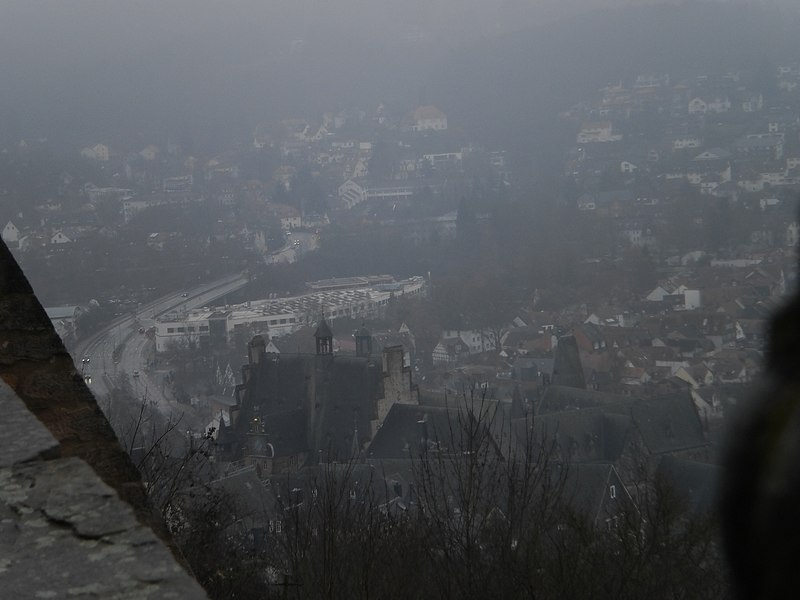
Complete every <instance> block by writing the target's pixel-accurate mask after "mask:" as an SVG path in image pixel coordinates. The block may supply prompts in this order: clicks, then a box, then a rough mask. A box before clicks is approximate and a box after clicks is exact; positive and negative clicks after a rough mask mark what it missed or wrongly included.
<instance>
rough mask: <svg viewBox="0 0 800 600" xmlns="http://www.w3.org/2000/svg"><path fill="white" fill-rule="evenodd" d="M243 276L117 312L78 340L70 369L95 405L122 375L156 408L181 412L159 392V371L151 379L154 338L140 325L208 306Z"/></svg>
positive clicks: (237, 285) (235, 286) (120, 381)
mask: <svg viewBox="0 0 800 600" xmlns="http://www.w3.org/2000/svg"><path fill="white" fill-rule="evenodd" d="M247 281H248V280H247V277H245V276H243V275H242V274H236V275H230V276H227V277H224V278H221V279H218V280H216V281H212V282H210V283H206V284H203V285H199V286H197V287H196V288H193V289H187V290H185V291H184V292H174V293H171V294H167V295H166V296H162V297H161V298H159V299H158V300H154V301H152V302H149V303H147V304H144V305H142V306H140V307H139V308H138V310H137V311H136V314H135V315H133V314H132V315H128V316H124V317H119V318H117V319H115V320H114V321H112V322H111V323H109V324H108V325H107V326H106V327H105V328H104V329H103V330H102V331H99V332H97V333H95V334H94V335H92V336H90V337H88V338H87V339H85V340H82V341H81V342H79V343H78V344H77V345H76V347H75V349H74V350H73V353H72V359H73V362H74V363H75V369H76V370H77V371H78V372H79V373H80V374H81V375H82V376H83V377H84V379H85V380H86V382H87V383H88V385H89V389H91V390H92V392H93V393H94V396H95V398H97V400H98V401H99V403H100V404H101V406H102V405H103V402H102V400H103V399H105V398H106V397H107V396H108V394H109V393H110V392H111V391H112V390H113V389H114V388H116V387H119V386H120V385H122V384H123V381H124V380H125V379H127V380H128V381H129V382H130V386H131V389H133V391H134V393H135V394H136V396H137V397H139V398H143V399H147V400H148V401H150V402H151V404H152V405H153V406H157V407H158V409H159V411H160V412H161V413H163V414H165V415H169V414H170V413H178V412H181V411H182V408H181V407H179V406H178V404H177V402H176V401H175V400H173V399H172V398H170V397H167V396H166V395H165V394H164V393H163V387H162V382H161V381H160V377H159V381H156V380H155V379H154V378H151V376H150V374H149V367H148V364H149V359H150V357H152V355H153V352H154V345H155V342H154V340H152V339H150V337H149V336H148V335H146V334H145V333H141V331H146V330H147V329H149V328H150V327H152V326H153V325H154V324H155V320H156V319H157V318H158V316H159V315H162V314H164V313H166V312H169V311H172V310H175V309H177V308H185V309H191V308H196V307H200V306H208V305H210V304H211V303H212V302H213V301H214V300H217V299H219V298H222V297H224V296H225V295H226V294H229V293H231V292H233V291H236V290H238V289H240V288H242V287H243V286H244V285H245V284H246V283H247ZM115 350H116V352H115Z"/></svg>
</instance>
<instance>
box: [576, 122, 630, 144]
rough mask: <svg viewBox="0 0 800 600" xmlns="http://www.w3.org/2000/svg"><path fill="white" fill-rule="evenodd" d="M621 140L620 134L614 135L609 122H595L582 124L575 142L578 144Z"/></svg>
mask: <svg viewBox="0 0 800 600" xmlns="http://www.w3.org/2000/svg"><path fill="white" fill-rule="evenodd" d="M621 139H622V135H621V134H617V133H614V131H613V125H612V124H611V121H597V122H590V123H584V124H583V125H582V126H581V130H580V131H579V132H578V136H577V138H576V142H577V143H578V144H591V143H595V142H598V143H604V142H618V141H620V140H621Z"/></svg>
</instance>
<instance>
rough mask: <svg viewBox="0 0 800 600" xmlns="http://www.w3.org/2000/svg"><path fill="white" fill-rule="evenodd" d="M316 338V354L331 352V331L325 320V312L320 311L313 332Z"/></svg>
mask: <svg viewBox="0 0 800 600" xmlns="http://www.w3.org/2000/svg"><path fill="white" fill-rule="evenodd" d="M314 337H315V338H316V340H317V354H333V332H332V331H331V328H330V327H329V326H328V323H327V322H326V321H325V313H322V319H321V320H320V323H319V326H318V327H317V330H316V331H315V332H314Z"/></svg>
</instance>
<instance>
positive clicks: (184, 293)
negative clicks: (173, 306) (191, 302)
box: [181, 292, 189, 298]
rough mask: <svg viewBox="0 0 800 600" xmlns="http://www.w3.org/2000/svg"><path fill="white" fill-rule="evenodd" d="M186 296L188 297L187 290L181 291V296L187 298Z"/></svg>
mask: <svg viewBox="0 0 800 600" xmlns="http://www.w3.org/2000/svg"><path fill="white" fill-rule="evenodd" d="M188 297H189V294H188V293H187V292H183V293H182V294H181V298H188Z"/></svg>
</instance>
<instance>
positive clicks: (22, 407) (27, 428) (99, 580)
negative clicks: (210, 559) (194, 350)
mask: <svg viewBox="0 0 800 600" xmlns="http://www.w3.org/2000/svg"><path fill="white" fill-rule="evenodd" d="M0 379H2V382H0V410H1V411H2V412H0V414H2V415H3V417H4V420H5V421H6V422H5V427H3V428H2V429H0V449H2V452H0V580H1V581H2V582H3V594H4V595H8V597H18V598H66V597H83V598H94V597H96V598H148V597H159V598H168V597H173V598H204V597H205V594H204V592H203V590H202V589H201V588H200V586H199V584H198V583H197V582H196V581H195V580H194V579H192V578H191V576H190V575H189V574H188V573H187V572H186V571H185V570H184V568H183V567H181V566H180V564H179V562H178V560H177V559H176V556H175V553H174V549H173V551H172V552H171V541H170V538H169V535H168V533H167V532H166V528H165V527H164V524H163V522H162V521H161V520H160V518H159V516H158V515H157V514H156V513H154V511H152V510H151V508H150V506H149V504H148V501H147V497H146V495H145V492H144V487H143V486H142V482H141V479H140V477H139V473H138V471H137V470H136V468H135V467H134V465H133V463H132V462H131V460H130V458H129V457H128V455H127V454H126V453H125V452H124V450H123V449H122V447H121V446H120V444H119V442H118V441H117V438H116V436H115V435H114V431H113V430H112V428H111V426H110V425H109V423H108V421H107V420H106V418H105V416H104V415H103V413H102V411H101V410H100V408H99V406H98V405H97V402H96V401H95V399H94V397H93V396H92V393H91V391H90V390H89V389H88V388H87V387H86V385H85V383H84V382H83V379H82V378H81V377H80V375H79V374H78V372H77V370H76V369H75V365H74V364H73V361H72V358H71V357H70V356H69V354H68V353H67V351H66V349H65V348H64V346H63V345H62V343H61V341H60V339H59V338H58V336H57V334H56V332H55V330H54V329H53V327H52V325H51V323H50V320H49V319H48V318H47V315H46V313H45V311H44V309H43V308H42V306H41V305H40V304H39V302H38V300H37V299H36V297H35V295H34V293H33V290H32V289H31V287H30V285H29V283H28V281H27V279H26V278H25V276H24V275H23V274H22V272H21V270H20V269H19V266H18V265H17V263H16V261H15V260H14V258H13V256H12V255H11V253H10V252H9V250H8V248H7V247H6V246H5V244H4V243H2V242H0Z"/></svg>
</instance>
